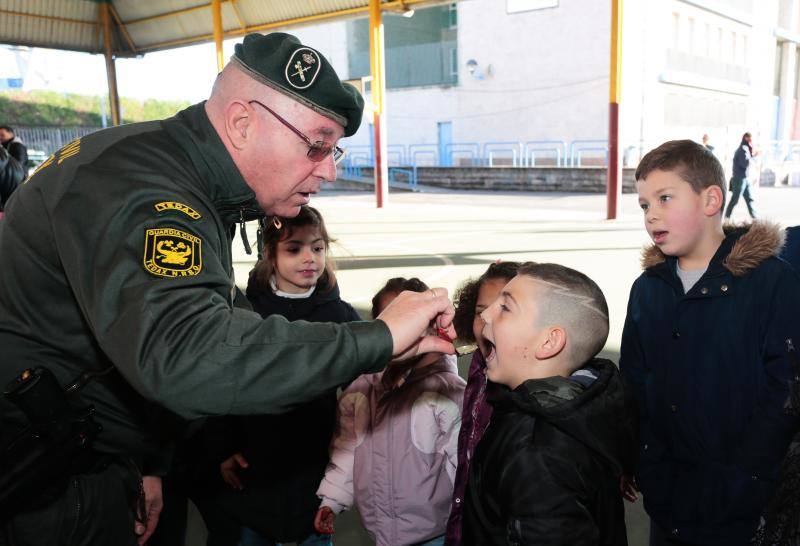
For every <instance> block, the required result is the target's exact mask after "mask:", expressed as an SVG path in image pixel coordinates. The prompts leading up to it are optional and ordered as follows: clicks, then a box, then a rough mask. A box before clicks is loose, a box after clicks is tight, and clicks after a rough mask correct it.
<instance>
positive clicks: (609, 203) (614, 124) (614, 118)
mask: <svg viewBox="0 0 800 546" xmlns="http://www.w3.org/2000/svg"><path fill="white" fill-rule="evenodd" d="M621 79H622V0H611V77H610V82H611V84H610V87H611V89H610V93H609V94H610V97H609V104H608V176H607V179H608V182H607V184H606V219H608V220H614V219H616V218H617V214H618V213H619V201H620V199H621V198H622V150H621V149H620V145H619V103H620V97H621V92H620V80H621Z"/></svg>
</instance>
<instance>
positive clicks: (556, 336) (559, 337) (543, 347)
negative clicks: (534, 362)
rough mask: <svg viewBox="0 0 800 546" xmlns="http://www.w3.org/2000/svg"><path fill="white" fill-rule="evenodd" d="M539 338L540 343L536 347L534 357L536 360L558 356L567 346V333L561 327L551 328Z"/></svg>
mask: <svg viewBox="0 0 800 546" xmlns="http://www.w3.org/2000/svg"><path fill="white" fill-rule="evenodd" d="M543 335H544V337H543V338H540V343H539V345H538V346H537V347H536V353H535V356H536V358H537V359H538V360H547V359H548V358H553V357H554V356H558V354H559V353H561V351H563V350H564V347H565V346H566V345H567V332H566V330H564V329H563V328H562V327H561V326H551V327H550V328H548V329H547V330H546V332H545V333H544V334H543Z"/></svg>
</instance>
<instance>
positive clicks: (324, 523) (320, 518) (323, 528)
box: [314, 506, 336, 535]
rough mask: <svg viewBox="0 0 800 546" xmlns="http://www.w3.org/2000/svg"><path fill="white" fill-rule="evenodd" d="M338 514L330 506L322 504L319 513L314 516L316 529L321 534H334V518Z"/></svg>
mask: <svg viewBox="0 0 800 546" xmlns="http://www.w3.org/2000/svg"><path fill="white" fill-rule="evenodd" d="M335 517H336V514H334V513H333V510H331V509H330V507H328V506H320V508H319V510H317V515H316V516H314V530H316V531H317V532H318V533H319V534H321V535H332V534H333V518H335Z"/></svg>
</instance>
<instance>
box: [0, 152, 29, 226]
mask: <svg viewBox="0 0 800 546" xmlns="http://www.w3.org/2000/svg"><path fill="white" fill-rule="evenodd" d="M24 179H25V170H24V169H23V168H22V165H20V164H19V161H17V160H16V159H14V158H13V157H11V154H9V153H8V150H6V149H5V148H3V147H2V146H0V218H2V217H3V209H4V208H5V206H6V203H8V199H9V198H10V197H11V194H12V193H14V190H16V189H17V186H19V185H20V184H21V183H22V181H23V180H24Z"/></svg>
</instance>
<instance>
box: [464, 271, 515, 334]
mask: <svg viewBox="0 0 800 546" xmlns="http://www.w3.org/2000/svg"><path fill="white" fill-rule="evenodd" d="M517 269H519V262H497V263H493V264H491V265H490V266H489V268H488V269H487V270H486V271H485V272H484V273H483V275H481V276H480V277H478V278H477V279H474V278H473V279H467V280H466V281H464V284H462V285H461V286H460V287H459V288H457V289H456V293H455V295H454V296H453V300H454V301H455V307H456V314H455V316H454V317H453V328H455V329H456V335H458V339H461V340H463V341H468V342H470V343H474V342H475V335H474V334H473V333H472V322H473V320H474V318H475V306H476V305H477V303H478V292H480V290H481V286H483V283H485V282H486V281H491V280H494V279H505V280H506V281H510V280H511V279H513V278H514V277H515V276H516V275H517Z"/></svg>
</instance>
